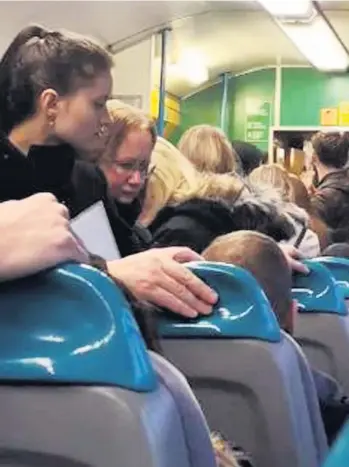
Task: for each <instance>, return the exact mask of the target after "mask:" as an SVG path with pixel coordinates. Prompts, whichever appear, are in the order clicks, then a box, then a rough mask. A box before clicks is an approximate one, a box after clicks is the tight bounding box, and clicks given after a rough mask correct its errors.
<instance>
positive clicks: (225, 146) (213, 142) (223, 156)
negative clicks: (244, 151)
mask: <svg viewBox="0 0 349 467" xmlns="http://www.w3.org/2000/svg"><path fill="white" fill-rule="evenodd" d="M178 149H179V151H180V152H181V153H182V154H183V155H184V157H186V158H187V159H188V160H189V161H190V162H191V163H192V164H193V165H194V167H195V168H196V170H198V171H199V172H212V173H217V174H226V173H233V172H235V171H236V169H237V168H238V159H239V158H238V155H237V154H236V153H235V150H234V149H233V148H232V146H231V144H230V142H229V140H228V138H227V137H226V135H225V134H224V132H223V131H222V130H221V129H220V128H216V127H214V126H211V125H196V126H193V127H191V128H189V129H188V130H187V131H186V132H185V133H183V135H182V137H181V139H180V140H179V143H178Z"/></svg>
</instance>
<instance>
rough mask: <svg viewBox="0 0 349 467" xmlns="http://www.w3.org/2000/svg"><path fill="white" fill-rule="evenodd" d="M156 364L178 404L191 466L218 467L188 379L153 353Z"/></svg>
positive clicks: (204, 421)
mask: <svg viewBox="0 0 349 467" xmlns="http://www.w3.org/2000/svg"><path fill="white" fill-rule="evenodd" d="M152 362H153V366H154V368H155V370H156V372H157V374H158V377H159V379H160V381H161V384H162V385H163V386H164V387H166V388H167V389H168V390H169V391H170V393H171V395H172V397H173V399H174V400H175V401H176V404H177V409H178V412H179V415H180V418H181V420H182V424H183V430H184V434H185V439H186V440H187V447H188V453H189V460H190V465H191V466H197V467H216V460H215V456H214V452H213V449H212V443H211V438H210V431H209V428H208V425H207V422H206V419H205V417H204V414H203V413H202V410H201V407H200V405H199V403H198V401H197V399H196V398H195V396H194V394H193V392H192V390H191V388H190V386H189V384H188V382H187V380H186V379H185V377H184V376H183V375H182V374H181V373H180V372H179V371H178V370H177V368H175V367H174V366H173V365H171V363H169V362H168V361H167V360H165V359H164V358H162V357H160V356H159V355H157V354H155V353H152Z"/></svg>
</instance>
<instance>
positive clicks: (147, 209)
mask: <svg viewBox="0 0 349 467" xmlns="http://www.w3.org/2000/svg"><path fill="white" fill-rule="evenodd" d="M149 170H150V171H149V179H148V184H147V189H146V195H145V200H144V205H143V210H142V213H141V215H140V221H141V222H142V224H144V225H149V224H150V223H151V222H152V221H153V220H154V219H155V217H156V215H157V213H158V212H159V211H160V210H161V209H162V208H163V207H165V206H166V205H171V204H177V203H182V202H184V201H187V200H189V199H192V198H218V199H223V200H226V201H228V202H232V201H234V200H236V199H237V198H238V197H239V195H240V193H241V191H242V190H243V188H244V183H243V182H242V180H240V179H239V178H238V177H236V176H233V175H231V174H213V173H200V172H198V171H197V170H196V169H195V167H194V166H193V164H192V163H191V162H190V161H189V160H188V159H186V158H185V157H184V156H183V154H181V152H180V151H179V150H178V149H177V148H176V147H175V146H173V145H172V144H171V143H169V142H168V141H166V140H165V139H164V138H161V137H158V139H157V143H156V145H155V148H154V150H153V152H152V156H151V162H150V169H149Z"/></svg>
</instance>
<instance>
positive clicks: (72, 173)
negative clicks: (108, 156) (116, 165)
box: [0, 137, 148, 256]
mask: <svg viewBox="0 0 349 467" xmlns="http://www.w3.org/2000/svg"><path fill="white" fill-rule="evenodd" d="M75 156H76V154H75V151H74V150H73V149H72V148H71V146H69V145H59V146H32V147H31V148H30V150H29V153H28V155H27V156H24V155H23V154H22V153H21V152H20V151H19V150H18V149H17V148H15V147H14V146H13V145H12V144H11V143H10V142H9V141H8V139H7V138H6V137H1V138H0V202H3V201H8V200H19V199H23V198H26V197H27V196H30V195H33V194H35V193H41V192H46V193H52V194H53V195H55V196H56V197H57V199H58V200H59V201H60V202H62V203H64V204H65V205H66V206H67V208H68V209H69V212H70V216H71V217H72V218H74V217H75V216H77V215H78V214H80V213H81V212H82V211H84V210H85V209H87V208H88V207H90V206H92V205H93V204H95V203H96V202H98V201H103V204H104V207H105V210H106V213H107V215H108V218H109V222H110V225H111V228H112V230H113V234H114V236H115V239H116V242H117V244H118V247H119V251H120V254H121V256H127V255H129V254H132V253H135V252H138V251H140V250H142V249H146V248H147V247H148V245H147V244H146V242H145V240H144V239H143V238H140V236H139V235H137V233H136V232H135V231H134V230H133V227H132V226H130V225H129V224H128V223H127V222H126V221H125V220H124V219H122V217H121V216H120V214H119V212H118V209H117V206H116V204H115V203H114V201H113V199H112V198H111V197H110V195H109V192H108V188H107V182H106V179H105V177H104V175H103V173H102V172H101V171H100V170H99V169H98V168H96V167H95V166H94V165H93V164H91V163H88V162H83V161H78V160H76V157H75Z"/></svg>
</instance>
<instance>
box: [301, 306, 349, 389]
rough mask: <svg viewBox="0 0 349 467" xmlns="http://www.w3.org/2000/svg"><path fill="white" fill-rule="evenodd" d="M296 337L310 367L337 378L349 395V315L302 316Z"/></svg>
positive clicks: (303, 314) (315, 314)
mask: <svg viewBox="0 0 349 467" xmlns="http://www.w3.org/2000/svg"><path fill="white" fill-rule="evenodd" d="M295 337H296V339H297V341H298V342H299V343H300V344H301V346H302V348H303V350H304V352H305V354H306V356H307V358H308V360H309V362H310V364H311V365H312V366H313V367H314V368H317V369H319V370H321V371H323V372H325V373H328V374H329V375H330V376H332V377H333V378H334V379H336V380H337V381H338V382H339V383H340V384H341V386H342V387H343V389H344V391H345V393H346V394H349V360H348V355H349V315H347V316H339V315H336V314H326V313H309V314H308V313H298V315H297V319H296V322H295Z"/></svg>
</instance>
